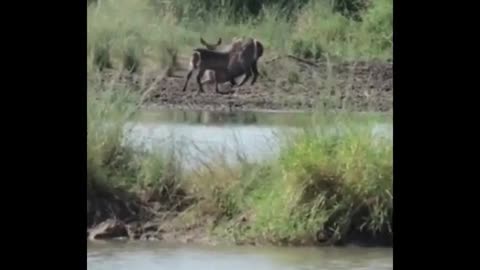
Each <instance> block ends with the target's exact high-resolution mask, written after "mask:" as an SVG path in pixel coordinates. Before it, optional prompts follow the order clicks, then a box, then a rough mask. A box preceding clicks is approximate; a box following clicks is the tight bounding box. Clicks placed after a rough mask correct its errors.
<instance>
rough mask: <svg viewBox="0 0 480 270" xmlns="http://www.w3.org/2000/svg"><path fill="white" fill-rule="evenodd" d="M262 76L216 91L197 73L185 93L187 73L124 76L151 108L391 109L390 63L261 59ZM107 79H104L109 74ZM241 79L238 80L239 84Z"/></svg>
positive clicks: (224, 85)
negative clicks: (200, 85)
mask: <svg viewBox="0 0 480 270" xmlns="http://www.w3.org/2000/svg"><path fill="white" fill-rule="evenodd" d="M259 70H260V73H261V75H260V76H259V78H258V79H257V82H256V83H255V85H253V86H251V85H250V81H251V80H248V81H247V83H245V84H244V85H243V86H242V87H238V86H237V87H234V88H233V89H232V88H231V87H230V85H229V84H228V83H226V84H223V85H220V90H221V91H223V92H225V93H226V94H218V93H215V87H214V85H204V89H205V92H204V93H199V92H197V90H198V86H197V83H196V74H195V73H194V74H193V76H192V77H191V79H190V83H189V85H188V87H187V91H186V92H182V88H183V84H184V82H185V79H184V75H185V71H177V72H176V76H175V77H165V78H161V77H160V76H161V75H159V74H141V75H137V74H133V75H132V74H128V75H121V76H119V78H120V81H122V82H124V83H126V84H127V85H128V87H129V88H133V89H148V90H147V92H145V93H144V98H145V99H144V102H145V103H144V104H145V106H147V107H150V106H161V107H172V108H183V109H187V108H188V109H203V110H205V109H206V110H232V109H235V110H308V109H312V108H314V107H317V106H323V107H324V108H342V107H344V108H349V109H353V110H355V111H380V112H385V111H391V110H392V108H393V71H392V63H388V62H375V61H373V62H349V63H339V64H331V65H328V64H326V63H312V62H304V61H302V60H301V59H293V58H292V57H282V58H277V59H272V60H266V61H265V62H263V63H262V62H261V61H260V62H259ZM104 79H105V78H104ZM241 79H242V78H237V82H240V81H241Z"/></svg>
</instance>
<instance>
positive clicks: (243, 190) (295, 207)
mask: <svg viewBox="0 0 480 270" xmlns="http://www.w3.org/2000/svg"><path fill="white" fill-rule="evenodd" d="M138 98H139V97H138V96H136V95H135V94H132V93H130V92H128V91H126V90H123V89H121V88H116V91H110V90H105V91H95V92H89V96H88V101H89V107H88V118H87V120H88V155H87V157H88V167H87V169H88V178H87V181H88V182H89V187H90V189H89V192H90V195H89V198H92V197H95V195H92V194H99V190H98V189H99V188H103V189H106V190H107V191H109V192H112V193H114V192H115V190H117V191H118V190H122V191H123V192H126V193H128V194H130V195H131V196H133V197H134V198H136V199H138V200H141V201H144V202H152V201H153V202H159V203H160V204H161V206H162V207H161V209H160V210H158V209H157V211H173V210H175V211H180V212H181V213H182V214H181V215H179V216H177V217H176V218H177V219H178V221H180V222H178V224H181V225H179V228H178V229H184V230H188V228H193V227H198V226H207V227H208V228H206V229H207V230H208V231H210V232H211V233H212V234H213V235H217V236H220V237H223V238H224V239H231V240H232V241H234V242H236V243H245V242H247V243H250V242H256V243H274V244H285V243H289V244H312V243H315V242H319V241H320V242H323V241H327V242H328V243H330V241H333V242H338V241H343V240H349V238H350V237H352V233H354V234H355V233H356V234H366V235H368V237H370V238H374V237H375V235H377V236H380V237H381V239H382V240H384V239H385V238H387V239H389V238H390V237H391V235H392V231H391V222H392V211H393V205H392V178H393V174H392V162H393V157H392V143H391V140H390V139H381V138H374V137H373V135H372V134H371V129H370V128H371V123H369V122H368V121H365V120H363V121H361V122H359V118H357V117H355V118H353V117H351V116H349V114H347V113H345V114H340V115H337V116H332V115H330V116H329V115H317V116H316V117H314V118H312V119H311V121H312V122H313V123H314V125H312V126H311V127H308V128H305V129H304V131H303V132H301V133H299V134H297V135H295V136H293V135H288V136H284V137H282V139H283V140H282V149H281V152H280V155H279V157H278V159H274V160H270V161H268V162H264V163H260V164H253V163H249V162H247V161H245V160H239V163H238V165H235V166H233V167H232V166H231V165H227V164H226V163H225V162H222V158H221V155H219V159H218V160H217V161H216V162H210V163H208V164H205V166H204V167H202V168H200V169H198V170H195V171H193V172H192V171H188V170H184V169H182V168H181V166H180V162H178V160H176V158H178V156H175V155H174V154H173V153H172V152H168V151H162V149H157V150H156V151H153V152H148V153H143V152H136V151H134V150H133V149H132V148H130V147H128V146H126V145H125V144H123V142H124V139H125V138H124V134H125V132H124V128H125V126H126V125H125V124H126V123H127V121H131V120H134V119H135V117H137V115H138V114H137V110H136V107H135V106H136V105H135V103H134V102H133V101H135V100H136V99H138ZM334 123H336V125H337V126H338V125H341V126H340V127H341V128H342V133H327V132H325V129H320V127H325V126H332V125H333V124H334ZM127 126H128V125H127ZM285 135H286V134H285ZM99 183H100V184H102V185H99ZM102 192H105V190H103V191H102ZM187 198H188V200H187ZM87 200H88V199H87ZM105 215H106V214H105ZM117 216H120V214H118V215H117ZM103 218H105V216H103ZM91 219H94V218H93V217H91ZM206 219H213V220H214V222H213V223H207V222H205V220H206ZM92 223H93V222H92Z"/></svg>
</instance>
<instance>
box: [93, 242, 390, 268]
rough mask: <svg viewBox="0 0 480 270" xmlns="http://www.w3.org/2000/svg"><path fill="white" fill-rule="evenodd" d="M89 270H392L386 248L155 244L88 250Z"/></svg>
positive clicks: (107, 244) (99, 245) (100, 246)
mask: <svg viewBox="0 0 480 270" xmlns="http://www.w3.org/2000/svg"><path fill="white" fill-rule="evenodd" d="M87 258H88V259H87V267H88V269H89V270H107V269H117V270H123V269H125V270H127V269H128V270H133V269H137V270H153V269H155V270H160V269H165V270H167V269H168V270H170V269H178V270H183V269H185V270H187V269H188V270H190V269H194V270H217V269H222V270H223V269H225V270H256V269H258V270H310V269H311V270H313V269H315V270H319V269H325V270H329V269H345V270H346V269H349V270H356V269H358V270H360V269H372V270H380V269H393V250H392V249H391V248H360V247H343V248H326V247H322V248H312V247H282V248H280V247H246V246H245V247H235V246H228V247H226V246H194V245H166V244H162V243H157V242H136V243H135V242H115V241H113V242H102V243H89V244H88V257H87Z"/></svg>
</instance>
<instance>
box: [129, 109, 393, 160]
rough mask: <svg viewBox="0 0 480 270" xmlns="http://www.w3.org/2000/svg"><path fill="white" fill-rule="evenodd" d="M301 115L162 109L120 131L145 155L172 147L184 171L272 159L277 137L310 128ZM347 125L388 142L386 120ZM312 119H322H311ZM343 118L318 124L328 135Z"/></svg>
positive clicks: (375, 118)
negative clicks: (213, 161) (213, 163)
mask: <svg viewBox="0 0 480 270" xmlns="http://www.w3.org/2000/svg"><path fill="white" fill-rule="evenodd" d="M312 118H313V117H312V115H310V114H307V113H286V112H284V113H278V112H237V113H225V112H205V111H180V110H162V111H149V112H145V113H144V114H143V115H142V117H140V119H139V120H137V121H136V122H132V123H128V124H127V125H126V127H125V130H126V132H128V136H127V137H126V138H127V141H126V143H128V144H130V145H133V146H135V147H137V148H142V149H144V150H147V151H162V152H165V151H166V149H169V150H171V149H175V151H176V152H181V154H182V160H183V162H184V165H185V167H190V168H193V167H195V166H197V165H201V164H204V163H205V162H209V161H211V159H216V158H218V157H222V159H223V160H224V161H225V162H227V163H234V162H236V161H238V158H239V157H241V158H244V159H247V160H249V161H262V160H265V159H269V158H273V157H275V156H276V155H277V154H278V152H279V150H280V142H281V139H282V138H285V136H288V135H289V134H294V133H295V132H297V131H301V130H302V129H303V128H304V127H307V126H309V125H311V122H312ZM357 118H358V122H356V121H355V120H349V123H348V126H349V128H351V127H352V126H355V125H356V127H355V128H356V129H360V128H363V126H364V125H366V123H368V125H366V127H365V128H369V129H371V130H370V131H371V133H372V134H373V135H375V136H377V135H378V137H387V138H392V134H393V126H392V123H391V116H388V115H387V116H378V115H374V116H358V117H357ZM315 121H317V122H318V121H322V119H320V120H315ZM343 124H344V120H338V121H335V120H330V121H327V122H326V123H325V124H324V125H319V124H318V123H317V124H316V126H320V127H321V128H322V129H323V131H326V132H329V133H330V134H337V133H341V132H343V131H344V130H345V128H344V127H343V128H342V125H343Z"/></svg>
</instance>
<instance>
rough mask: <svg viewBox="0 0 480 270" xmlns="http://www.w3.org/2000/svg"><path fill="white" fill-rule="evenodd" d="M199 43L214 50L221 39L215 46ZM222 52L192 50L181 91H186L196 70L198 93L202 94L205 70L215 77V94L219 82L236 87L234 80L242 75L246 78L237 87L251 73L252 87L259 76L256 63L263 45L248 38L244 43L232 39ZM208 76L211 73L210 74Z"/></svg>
mask: <svg viewBox="0 0 480 270" xmlns="http://www.w3.org/2000/svg"><path fill="white" fill-rule="evenodd" d="M201 42H202V44H204V45H205V46H206V47H207V48H214V47H215V48H216V47H218V46H219V45H220V44H221V39H219V42H217V44H216V45H212V44H208V43H206V42H205V41H204V40H203V39H201ZM224 50H225V51H223V50H222V51H215V50H210V49H203V48H197V49H194V52H193V54H192V56H191V58H190V65H189V72H188V74H187V78H186V81H185V85H184V87H183V91H186V88H187V85H188V82H189V80H190V77H191V75H192V73H193V71H194V70H197V69H198V75H197V83H198V85H199V91H200V92H204V90H203V87H202V81H201V78H202V76H203V75H204V74H205V72H206V71H207V70H211V71H212V72H213V74H214V75H215V91H216V92H217V93H221V92H220V91H219V90H218V83H219V82H227V81H229V82H230V83H231V84H232V86H233V85H236V82H235V80H234V78H236V77H238V76H241V75H244V74H245V75H246V76H245V78H244V79H243V81H242V82H241V83H240V85H239V86H241V85H243V84H244V83H245V82H246V81H247V79H248V78H249V77H250V76H251V75H252V73H253V76H254V77H253V80H252V83H251V85H253V84H254V83H255V81H256V79H257V76H258V75H259V73H258V69H257V61H258V59H259V58H260V57H261V56H262V55H263V45H262V44H261V43H260V42H259V41H257V40H256V39H252V38H249V39H248V40H247V41H246V42H245V43H242V42H241V40H239V39H234V42H233V43H232V44H231V45H230V46H227V47H226V48H224ZM210 74H212V73H211V72H210ZM212 77H213V76H210V78H207V80H206V81H212Z"/></svg>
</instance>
